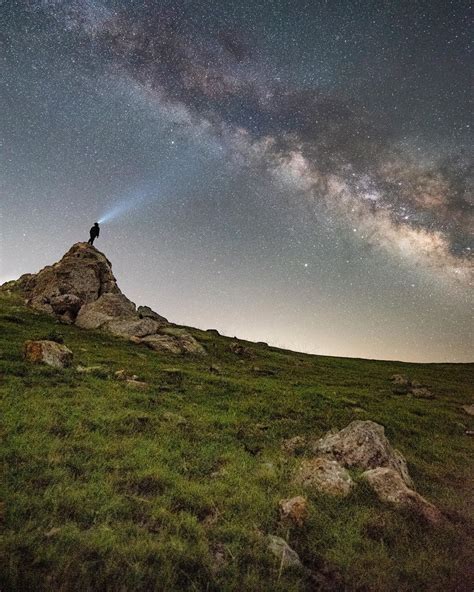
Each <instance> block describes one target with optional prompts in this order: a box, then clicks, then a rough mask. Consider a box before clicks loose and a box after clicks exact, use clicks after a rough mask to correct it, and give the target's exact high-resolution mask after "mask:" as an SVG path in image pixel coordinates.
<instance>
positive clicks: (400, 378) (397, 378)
mask: <svg viewBox="0 0 474 592" xmlns="http://www.w3.org/2000/svg"><path fill="white" fill-rule="evenodd" d="M390 380H391V381H392V382H393V384H398V385H400V386H410V385H411V382H410V379H409V378H408V376H405V374H392V376H391V377H390Z"/></svg>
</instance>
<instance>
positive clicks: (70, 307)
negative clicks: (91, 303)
mask: <svg viewBox="0 0 474 592" xmlns="http://www.w3.org/2000/svg"><path fill="white" fill-rule="evenodd" d="M49 303H50V306H51V309H52V311H53V313H54V314H55V315H56V316H57V317H58V318H59V319H60V320H61V321H62V322H63V323H73V322H74V319H75V318H76V317H77V313H78V312H79V309H80V308H81V306H82V302H81V299H80V298H79V296H76V295H75V294H61V295H59V296H52V297H51V299H50V301H49Z"/></svg>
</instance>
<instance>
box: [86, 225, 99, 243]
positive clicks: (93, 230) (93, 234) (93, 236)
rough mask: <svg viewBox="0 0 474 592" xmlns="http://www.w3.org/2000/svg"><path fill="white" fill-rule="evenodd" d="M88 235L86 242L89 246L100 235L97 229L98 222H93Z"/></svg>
mask: <svg viewBox="0 0 474 592" xmlns="http://www.w3.org/2000/svg"><path fill="white" fill-rule="evenodd" d="M89 234H90V239H89V240H88V241H87V242H88V243H89V244H90V245H93V244H94V241H95V239H96V238H97V237H98V236H99V234H100V228H99V223H98V222H94V226H93V227H92V228H91V229H90V231H89Z"/></svg>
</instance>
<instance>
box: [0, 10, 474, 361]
mask: <svg viewBox="0 0 474 592" xmlns="http://www.w3.org/2000/svg"><path fill="white" fill-rule="evenodd" d="M335 5H337V6H335ZM467 9H468V5H467V3H466V4H464V3H462V2H455V3H447V4H446V3H440V4H439V6H437V5H436V4H433V3H428V2H426V3H425V2H419V3H416V6H411V5H408V4H407V5H406V6H405V5H403V6H402V5H401V4H400V6H399V8H398V9H397V7H395V5H393V6H392V7H391V8H390V7H388V6H384V7H381V6H380V4H379V3H371V2H363V3H358V2H350V3H345V2H340V3H333V5H332V6H331V3H329V4H327V3H323V2H321V3H318V2H296V3H290V2H288V3H287V2H257V3H240V2H236V3H232V6H231V5H230V4H228V3H210V2H202V1H200V2H192V3H190V2H103V3H99V2H92V1H85V0H84V1H72V2H71V1H68V2H61V1H49V2H48V1H46V2H45V1H43V2H27V3H13V4H9V3H6V9H5V11H4V12H3V17H2V18H3V19H4V26H3V27H2V31H4V33H3V36H2V38H1V44H2V48H3V53H4V61H3V65H2V74H3V79H4V80H5V81H6V84H5V85H4V87H3V90H2V98H3V102H4V104H6V106H7V109H6V114H7V117H6V118H5V121H4V123H3V129H2V158H3V160H4V162H5V167H4V171H5V172H4V176H3V179H1V180H0V182H1V186H0V188H1V191H2V196H3V198H4V199H3V200H2V201H3V202H4V204H5V205H4V207H3V210H2V220H3V225H4V227H5V228H4V235H5V240H4V241H3V263H2V275H3V276H5V277H7V276H8V277H10V276H13V275H15V274H18V273H21V272H24V271H32V270H33V269H34V267H35V266H36V267H38V266H40V265H43V264H46V263H48V262H50V259H49V260H48V259H47V257H50V256H53V252H54V253H55V254H58V253H60V252H61V249H62V250H65V249H66V248H67V246H68V242H73V241H74V240H77V239H78V237H79V234H80V233H81V232H82V233H84V230H83V228H85V230H87V225H88V221H93V219H95V218H97V219H98V218H103V219H104V221H105V220H107V221H108V220H110V224H111V226H110V232H108V231H107V230H106V231H105V232H103V233H102V234H101V240H102V241H103V242H102V243H101V245H98V247H99V248H100V247H102V248H103V249H104V250H105V251H106V252H107V254H108V256H109V257H110V258H111V259H112V261H114V263H115V265H116V267H115V268H116V272H117V274H118V275H119V280H122V281H121V283H122V284H125V285H124V288H125V289H126V291H128V292H130V295H131V296H132V297H134V298H135V299H136V300H138V301H140V302H145V301H146V302H147V303H149V304H151V305H154V306H156V307H157V308H158V310H159V312H162V313H163V314H167V315H168V316H171V317H172V318H173V320H176V321H179V322H187V323H189V324H194V325H197V326H202V327H206V326H217V327H218V328H219V329H221V330H223V331H224V332H226V333H230V332H236V333H237V334H239V335H240V336H242V337H245V336H247V337H249V338H253V339H266V340H270V341H271V342H273V343H275V344H278V345H282V346H288V347H294V348H297V349H302V350H305V351H314V352H318V353H327V354H337V355H356V356H359V355H360V356H370V357H392V358H401V359H420V360H421V359H423V360H466V359H469V357H470V348H471V347H472V324H470V316H469V312H470V304H471V300H470V295H469V287H470V285H471V280H472V270H473V266H472V258H471V244H470V239H471V237H472V231H473V229H474V228H473V226H474V225H473V218H472V206H473V201H472V161H471V159H470V146H471V143H470V121H469V105H468V96H469V85H468V80H469V77H468V72H469V71H468V66H467V63H468V50H467V45H468V40H469V39H468V20H467V19H468V10H467ZM145 188H146V189H145ZM19 204H21V206H20V207H21V215H19V212H18V205H19ZM58 208H59V210H58ZM58 211H59V213H60V215H59V216H57V213H58ZM54 213H56V215H54ZM8 219H11V220H13V224H9V223H7V222H6V220H8ZM22 236H23V238H24V240H21V239H20V238H19V237H22ZM107 237H108V238H107ZM32 240H33V241H34V242H35V244H38V245H41V244H44V245H45V246H44V247H43V248H39V249H35V250H34V253H32V252H30V251H29V250H28V245H31V241H32ZM19 242H20V243H21V245H22V246H21V249H19V248H18V243H19ZM53 247H54V248H53ZM19 252H20V253H21V254H20V255H18V253H19ZM13 254H14V255H13ZM53 258H54V257H53ZM137 259H138V260H139V261H140V263H139V264H138V265H137V264H136V263H132V261H133V260H137ZM130 265H132V266H133V270H134V271H133V272H130ZM3 268H4V269H3ZM121 276H123V279H122V277H121ZM127 283H128V285H127ZM163 307H164V308H166V310H163Z"/></svg>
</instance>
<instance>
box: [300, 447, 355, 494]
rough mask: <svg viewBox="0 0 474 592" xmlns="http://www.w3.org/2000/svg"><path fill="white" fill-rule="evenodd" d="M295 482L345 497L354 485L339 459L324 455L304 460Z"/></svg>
mask: <svg viewBox="0 0 474 592" xmlns="http://www.w3.org/2000/svg"><path fill="white" fill-rule="evenodd" d="M295 482H296V483H297V484H298V485H302V486H303V487H308V488H311V489H315V490H317V491H322V492H323V493H327V494H329V495H339V496H343V497H345V496H346V495H349V493H350V492H351V489H352V488H353V487H354V482H353V480H352V478H351V476H350V475H349V473H348V471H347V470H346V469H345V468H344V467H342V466H341V465H340V464H339V463H338V462H337V461H335V460H332V459H329V458H324V457H320V458H312V459H308V460H304V461H303V462H302V463H301V466H300V468H299V470H298V473H297V474H296V478H295Z"/></svg>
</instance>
